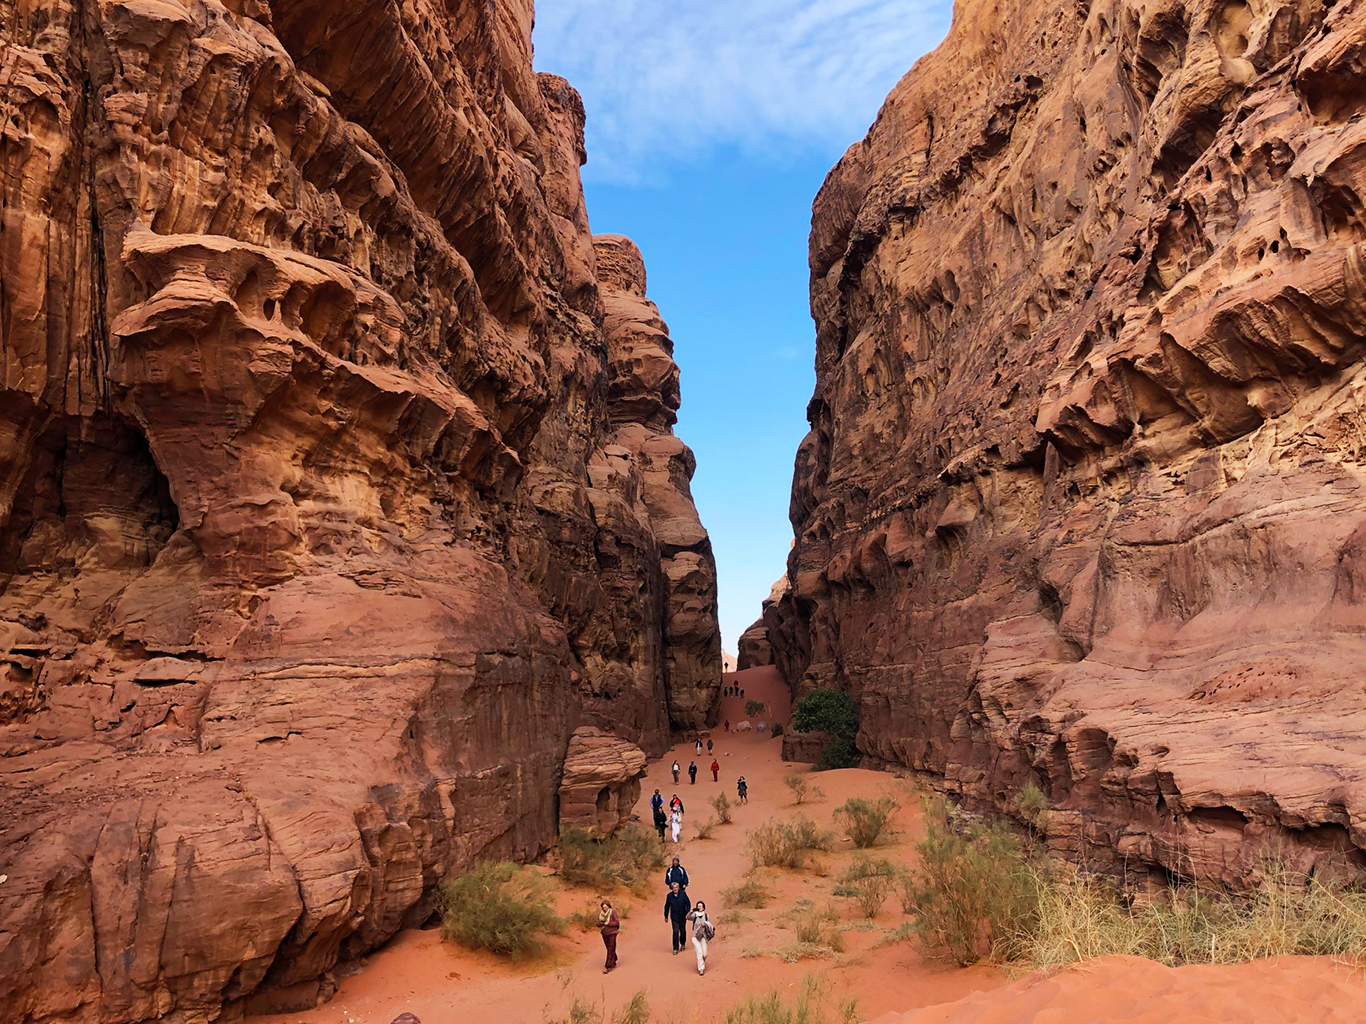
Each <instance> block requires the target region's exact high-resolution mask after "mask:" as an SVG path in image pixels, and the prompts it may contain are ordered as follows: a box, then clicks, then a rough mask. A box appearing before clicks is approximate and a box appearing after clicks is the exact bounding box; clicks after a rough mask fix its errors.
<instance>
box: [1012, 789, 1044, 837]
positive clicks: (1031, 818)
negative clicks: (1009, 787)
mask: <svg viewBox="0 0 1366 1024" xmlns="http://www.w3.org/2000/svg"><path fill="white" fill-rule="evenodd" d="M1014 804H1015V813H1016V814H1018V815H1019V816H1020V817H1021V818H1022V819H1024V820H1025V821H1026V822H1028V823H1029V825H1030V827H1031V828H1033V829H1035V830H1036V831H1039V832H1043V831H1044V830H1046V829H1047V828H1048V797H1047V796H1045V795H1044V791H1043V790H1042V789H1040V788H1039V787H1038V786H1037V785H1035V784H1034V782H1033V781H1032V780H1031V781H1029V782H1026V783H1025V784H1024V786H1022V787H1021V789H1020V791H1019V792H1018V793H1016V794H1015V800H1014Z"/></svg>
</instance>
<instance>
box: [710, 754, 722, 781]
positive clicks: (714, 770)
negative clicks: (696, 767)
mask: <svg viewBox="0 0 1366 1024" xmlns="http://www.w3.org/2000/svg"><path fill="white" fill-rule="evenodd" d="M711 781H712V782H720V781H721V765H720V764H719V763H718V762H717V760H716V758H712V761H711Z"/></svg>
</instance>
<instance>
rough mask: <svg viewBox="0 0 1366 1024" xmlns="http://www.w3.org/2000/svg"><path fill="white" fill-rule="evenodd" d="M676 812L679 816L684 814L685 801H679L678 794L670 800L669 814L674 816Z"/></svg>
mask: <svg viewBox="0 0 1366 1024" xmlns="http://www.w3.org/2000/svg"><path fill="white" fill-rule="evenodd" d="M674 811H677V812H678V813H679V814H682V813H683V801H682V800H680V799H678V794H677V793H675V794H674V795H673V796H672V797H670V798H669V813H670V814H672V813H673V812H674Z"/></svg>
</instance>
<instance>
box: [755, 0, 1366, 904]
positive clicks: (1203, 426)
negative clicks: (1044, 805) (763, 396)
mask: <svg viewBox="0 0 1366 1024" xmlns="http://www.w3.org/2000/svg"><path fill="white" fill-rule="evenodd" d="M1363 111H1366V4H1363V3H1362V2H1360V0H1357V2H1345V3H1337V4H1333V5H1329V4H1320V3H1311V2H1307V0H1306V2H1286V0H1253V2H1241V0H1190V2H1185V3H1181V2H1172V0H1165V2H1164V0H1158V2H1143V3H1138V2H1129V0H1104V2H1094V3H1090V4H1081V5H1077V4H1070V3H1068V4H1064V3H1059V2H1056V0H1008V2H1005V3H987V2H986V0H961V2H960V3H959V4H958V7H957V10H956V13H955V17H954V23H953V28H952V30H951V31H950V33H949V36H948V38H947V39H946V41H945V42H944V43H943V45H942V46H941V47H940V48H939V49H938V50H937V51H936V52H935V53H933V54H931V55H930V56H928V57H926V58H925V59H923V60H922V61H921V62H920V63H919V64H918V65H917V66H916V67H915V69H914V70H913V71H912V72H911V73H910V74H909V75H907V77H906V78H905V79H903V80H902V82H901V83H900V84H899V85H898V86H897V88H896V89H895V91H894V92H893V93H892V94H891V96H890V97H889V98H888V100H887V102H886V104H885V105H884V107H883V109H882V111H881V113H880V114H879V116H878V120H877V122H876V124H875V125H874V126H873V128H872V129H871V131H870V133H869V135H868V136H867V138H866V139H865V140H864V141H863V142H861V143H860V144H858V145H856V146H854V147H852V148H851V149H850V150H849V152H848V153H847V154H846V156H845V157H844V158H843V160H842V161H841V162H840V164H839V165H838V166H837V167H836V168H835V169H834V171H833V172H832V173H831V174H830V176H829V177H828V178H827V180H826V182H825V185H824V187H823V188H822V190H821V192H820V195H819V197H818V198H817V200H816V204H815V211H814V217H813V225H812V233H811V247H810V260H811V272H812V292H811V294H812V311H813V315H814V317H815V319H816V323H817V327H818V341H817V356H816V359H817V367H816V368H817V385H816V392H815V396H814V398H813V400H812V402H811V405H810V415H811V423H812V429H811V432H810V434H809V435H808V436H807V438H806V440H805V441H804V442H803V444H802V446H801V448H800V450H799V452H798V454H797V465H796V474H795V482H794V486H793V494H792V505H791V514H792V520H793V523H794V526H795V530H796V533H797V544H796V547H795V549H794V551H793V553H792V556H791V558H790V560H789V575H790V578H791V582H792V590H791V592H790V593H789V594H788V595H787V596H785V597H783V598H782V599H781V601H780V602H779V604H778V605H777V606H776V608H775V609H773V615H772V617H771V620H770V626H771V628H770V634H771V638H772V641H773V645H774V648H775V654H776V661H777V664H778V665H779V666H780V667H781V668H782V669H783V670H784V672H785V674H786V675H787V676H788V678H789V679H791V680H792V681H793V682H794V685H795V687H796V688H797V690H798V692H800V691H802V690H805V689H810V688H811V687H814V686H825V685H837V686H840V687H844V688H846V689H848V690H849V691H850V692H851V693H852V694H853V695H854V696H855V697H856V699H857V701H858V702H859V704H860V706H861V710H862V722H863V727H862V731H861V733H860V737H859V745H860V748H861V749H862V750H863V751H864V753H865V754H868V755H871V756H873V757H874V758H881V759H883V760H884V761H887V762H896V763H900V764H904V765H910V766H913V767H915V768H918V769H923V770H925V771H928V772H933V773H937V774H939V775H941V776H942V777H943V780H944V783H945V784H946V785H947V787H948V788H949V789H951V790H953V791H956V792H958V793H960V794H962V795H963V796H965V797H966V798H968V799H969V800H970V801H972V802H975V803H978V804H987V805H994V806H995V807H997V808H999V809H1007V808H1008V807H1009V803H1010V800H1011V799H1012V797H1013V795H1014V794H1015V793H1016V792H1017V791H1018V790H1019V789H1020V787H1021V786H1022V785H1024V784H1025V783H1026V782H1027V781H1029V780H1033V781H1035V782H1036V783H1038V784H1040V785H1041V786H1042V787H1043V788H1044V789H1045V791H1046V792H1047V794H1048V796H1049V799H1050V802H1051V803H1052V804H1053V806H1054V807H1055V808H1057V810H1056V811H1055V813H1054V814H1053V815H1052V816H1051V821H1052V822H1053V826H1052V827H1053V835H1052V837H1051V838H1052V840H1053V841H1054V843H1055V844H1056V845H1057V846H1058V847H1059V848H1064V849H1068V850H1070V851H1071V852H1072V853H1074V854H1076V855H1084V856H1085V857H1086V859H1087V862H1088V863H1090V864H1092V865H1098V864H1099V865H1105V864H1108V865H1110V866H1112V867H1114V868H1116V869H1118V868H1119V867H1121V866H1122V865H1126V864H1127V865H1128V866H1129V867H1131V868H1138V869H1140V870H1148V871H1151V872H1152V873H1153V874H1155V875H1156V876H1158V877H1165V876H1166V874H1167V873H1179V874H1183V875H1189V874H1196V875H1199V876H1202V877H1206V878H1220V879H1224V880H1227V881H1231V882H1239V881H1243V880H1245V879H1247V878H1248V877H1249V875H1250V874H1251V873H1253V872H1254V871H1255V868H1256V864H1257V860H1258V858H1259V856H1260V855H1261V853H1262V851H1263V849H1264V848H1265V847H1267V846H1271V847H1273V848H1276V847H1280V848H1283V850H1284V852H1285V854H1286V856H1287V857H1288V858H1289V859H1290V860H1291V861H1292V862H1294V863H1296V864H1298V865H1300V866H1308V865H1310V864H1316V865H1318V866H1319V867H1320V868H1321V869H1327V868H1330V867H1333V868H1342V867H1352V868H1356V867H1359V866H1361V865H1362V864H1363V863H1366V859H1364V858H1363V855H1362V850H1363V848H1366V738H1363V735H1362V731H1361V729H1360V728H1358V724H1359V723H1360V722H1361V721H1362V717H1361V716H1362V715H1363V714H1366V697H1364V696H1363V691H1362V687H1361V679H1362V677H1363V675H1366V644H1363V629H1364V628H1366V603H1363V602H1366V466H1363V461H1362V460H1363V455H1364V451H1363V443H1362V438H1363V436H1364V435H1363V431H1366V418H1364V417H1363V406H1362V402H1363V397H1366V364H1363V353H1364V352H1366V119H1364V118H1362V117H1361V114H1362V113H1363Z"/></svg>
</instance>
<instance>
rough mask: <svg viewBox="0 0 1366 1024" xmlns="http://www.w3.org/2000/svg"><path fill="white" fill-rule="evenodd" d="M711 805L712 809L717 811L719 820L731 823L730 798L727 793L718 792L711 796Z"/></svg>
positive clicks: (726, 823)
mask: <svg viewBox="0 0 1366 1024" xmlns="http://www.w3.org/2000/svg"><path fill="white" fill-rule="evenodd" d="M711 806H712V810H714V811H715V812H716V820H717V822H718V823H719V824H721V825H729V824H730V821H731V816H730V810H731V807H730V798H729V797H727V796H726V794H725V793H717V794H716V795H715V796H714V797H712V798H711Z"/></svg>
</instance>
